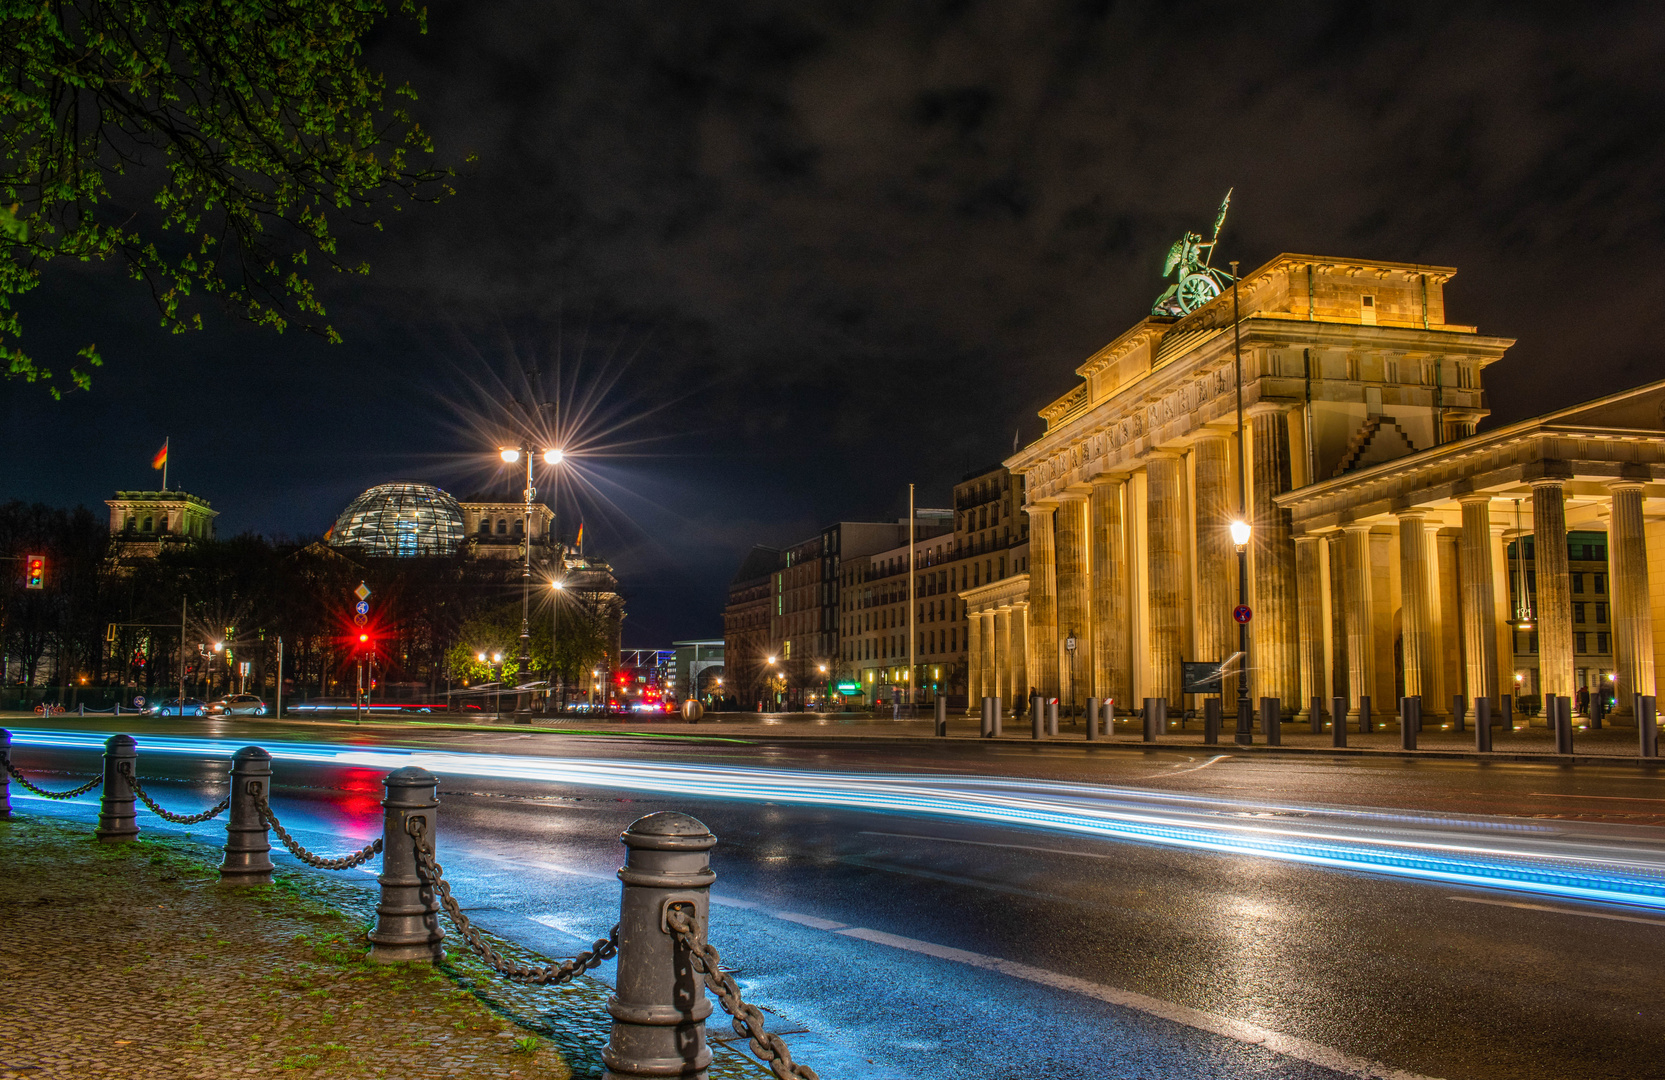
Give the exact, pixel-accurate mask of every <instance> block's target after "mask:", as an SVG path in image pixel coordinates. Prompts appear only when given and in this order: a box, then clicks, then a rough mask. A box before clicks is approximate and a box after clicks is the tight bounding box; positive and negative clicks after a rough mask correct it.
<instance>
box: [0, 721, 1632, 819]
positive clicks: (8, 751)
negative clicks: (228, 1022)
mask: <svg viewBox="0 0 1665 1080" xmlns="http://www.w3.org/2000/svg"><path fill="white" fill-rule="evenodd" d="M1636 715H1637V716H1638V717H1640V716H1641V715H1642V714H1641V713H1637V714H1636ZM1637 722H1638V723H1640V722H1641V721H1640V720H1638V721H1637ZM1644 745H1646V744H1645V743H1644ZM1642 756H1643V757H1647V754H1646V753H1645V752H1644V753H1643V755H1642ZM0 757H3V758H5V759H6V760H7V761H10V760H11V759H12V733H11V732H9V731H7V730H6V729H5V728H0ZM11 816H12V777H11V774H10V773H8V772H7V771H6V770H5V769H4V768H0V820H4V819H6V818H9V817H11Z"/></svg>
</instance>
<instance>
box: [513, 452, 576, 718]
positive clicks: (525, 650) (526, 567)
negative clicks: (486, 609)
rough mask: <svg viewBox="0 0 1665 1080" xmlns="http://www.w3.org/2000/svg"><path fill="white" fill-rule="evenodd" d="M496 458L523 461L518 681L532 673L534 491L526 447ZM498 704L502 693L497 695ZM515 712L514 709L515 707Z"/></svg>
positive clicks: (557, 458) (554, 456) (547, 457)
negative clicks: (523, 508) (524, 508)
mask: <svg viewBox="0 0 1665 1080" xmlns="http://www.w3.org/2000/svg"><path fill="white" fill-rule="evenodd" d="M498 456H499V457H501V458H502V459H503V460H504V461H505V462H506V463H508V464H510V465H513V464H515V463H516V462H517V461H519V460H520V459H521V458H525V459H526V489H525V491H524V492H522V494H523V496H524V497H525V504H526V516H525V522H524V524H522V526H521V536H520V542H521V547H522V549H523V550H524V551H525V559H524V560H523V562H522V565H521V572H520V665H519V672H520V677H521V678H522V679H524V678H526V676H527V673H528V672H530V671H531V670H532V621H531V613H532V500H533V499H535V498H537V495H538V489H537V488H535V487H533V486H532V449H531V447H529V446H522V447H519V448H516V447H508V446H506V447H503V448H501V449H500V450H499V451H498ZM563 456H564V455H563V454H562V453H561V451H559V450H545V451H544V452H543V460H544V463H545V464H547V465H559V464H560V463H561V458H562V457H563ZM498 699H499V702H501V699H502V690H501V689H499V691H498ZM516 709H517V711H518V706H517V707H516ZM526 711H527V712H531V711H532V703H531V699H530V698H528V699H527V703H526Z"/></svg>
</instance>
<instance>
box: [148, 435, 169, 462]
mask: <svg viewBox="0 0 1665 1080" xmlns="http://www.w3.org/2000/svg"><path fill="white" fill-rule="evenodd" d="M167 463H168V440H166V439H163V440H162V449H160V450H158V451H156V456H155V457H153V458H151V459H150V467H151V468H153V469H160V468H163V467H165V466H166V465H167Z"/></svg>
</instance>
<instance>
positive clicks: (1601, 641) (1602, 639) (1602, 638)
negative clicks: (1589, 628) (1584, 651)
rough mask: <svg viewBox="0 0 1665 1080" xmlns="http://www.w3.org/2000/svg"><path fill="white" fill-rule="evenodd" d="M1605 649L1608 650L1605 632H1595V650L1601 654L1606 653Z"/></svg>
mask: <svg viewBox="0 0 1665 1080" xmlns="http://www.w3.org/2000/svg"><path fill="white" fill-rule="evenodd" d="M1607 651H1608V650H1607V635H1606V634H1597V635H1596V652H1598V653H1601V654H1603V655H1606V653H1607Z"/></svg>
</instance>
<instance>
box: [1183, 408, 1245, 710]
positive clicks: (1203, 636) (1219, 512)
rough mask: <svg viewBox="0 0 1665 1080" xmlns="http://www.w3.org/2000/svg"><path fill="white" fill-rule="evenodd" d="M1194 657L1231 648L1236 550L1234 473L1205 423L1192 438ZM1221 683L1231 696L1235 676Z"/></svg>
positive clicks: (1219, 656)
mask: <svg viewBox="0 0 1665 1080" xmlns="http://www.w3.org/2000/svg"><path fill="white" fill-rule="evenodd" d="M1192 453H1193V455H1194V458H1195V462H1196V506H1197V518H1196V533H1197V541H1196V543H1197V630H1196V653H1197V659H1199V660H1207V661H1214V662H1218V661H1221V660H1224V659H1225V658H1226V657H1228V656H1230V655H1231V654H1232V653H1234V652H1236V651H1237V624H1236V623H1235V622H1233V621H1232V618H1231V609H1232V608H1234V607H1236V606H1237V554H1236V552H1235V551H1234V550H1233V549H1232V546H1231V521H1232V518H1234V517H1236V516H1237V490H1236V487H1235V483H1236V478H1235V476H1234V475H1233V474H1232V471H1231V444H1230V442H1229V441H1228V440H1227V439H1226V437H1225V435H1223V434H1219V433H1217V432H1215V431H1214V430H1212V429H1210V430H1209V431H1207V432H1205V433H1204V434H1203V435H1202V436H1200V437H1199V438H1198V439H1197V442H1196V445H1195V449H1194V450H1193V451H1192ZM1227 682H1228V683H1229V684H1230V685H1228V686H1224V687H1222V688H1221V693H1222V695H1223V698H1222V700H1225V701H1233V700H1235V699H1236V697H1237V680H1236V678H1232V679H1228V680H1227Z"/></svg>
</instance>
